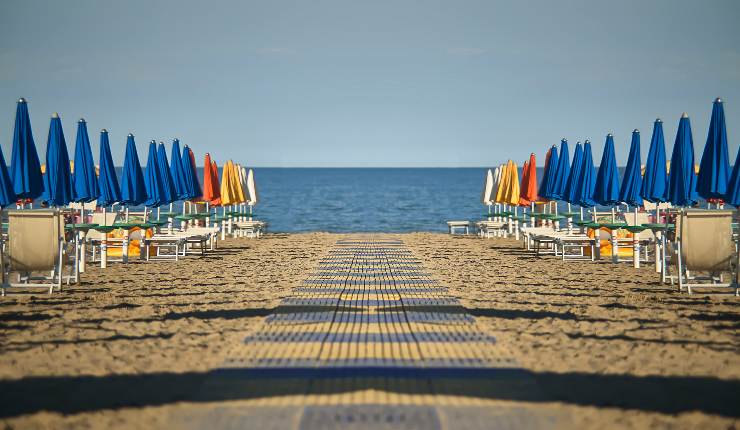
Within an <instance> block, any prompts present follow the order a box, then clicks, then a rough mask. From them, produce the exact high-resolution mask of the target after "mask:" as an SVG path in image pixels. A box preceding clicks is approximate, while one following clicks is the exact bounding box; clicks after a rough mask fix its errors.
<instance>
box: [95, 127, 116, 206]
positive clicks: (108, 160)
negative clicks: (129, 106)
mask: <svg viewBox="0 0 740 430" xmlns="http://www.w3.org/2000/svg"><path fill="white" fill-rule="evenodd" d="M98 189H99V190H100V196H99V197H98V204H99V205H100V206H110V205H112V204H113V203H118V202H120V201H121V187H120V186H119V185H118V177H117V176H116V168H115V166H114V165H113V157H112V156H111V153H110V142H109V141H108V130H106V129H103V130H102V131H101V132H100V171H99V172H98Z"/></svg>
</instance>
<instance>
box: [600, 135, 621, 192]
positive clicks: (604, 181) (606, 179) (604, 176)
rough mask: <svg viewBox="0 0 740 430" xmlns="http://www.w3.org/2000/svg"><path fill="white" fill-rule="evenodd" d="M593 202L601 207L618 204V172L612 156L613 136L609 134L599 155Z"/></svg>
mask: <svg viewBox="0 0 740 430" xmlns="http://www.w3.org/2000/svg"><path fill="white" fill-rule="evenodd" d="M594 201H595V202H596V203H598V204H600V205H602V206H614V205H615V204H617V203H619V170H617V157H616V156H615V155H614V136H612V135H611V133H609V134H607V135H606V144H605V145H604V152H603V153H602V154H601V163H600V164H599V173H598V174H597V176H596V186H595V187H594Z"/></svg>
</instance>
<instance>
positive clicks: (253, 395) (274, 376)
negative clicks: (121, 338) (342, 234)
mask: <svg viewBox="0 0 740 430" xmlns="http://www.w3.org/2000/svg"><path fill="white" fill-rule="evenodd" d="M502 351H503V349H502V348H500V347H499V346H498V345H497V343H496V339H495V338H494V337H493V336H491V335H488V334H486V333H485V332H484V331H483V330H482V329H481V327H479V326H478V324H477V323H476V321H475V318H473V317H472V316H471V315H470V314H468V313H467V312H466V310H465V308H464V307H463V306H462V305H461V304H460V303H459V302H458V300H457V299H456V298H455V297H452V296H450V295H449V293H448V291H447V289H446V288H444V286H442V285H439V284H438V283H437V282H436V281H435V280H434V279H433V278H432V277H431V276H430V275H429V274H428V273H427V272H425V271H424V268H423V266H422V264H421V263H420V261H419V260H418V259H417V258H415V257H414V256H413V254H412V253H411V251H409V250H408V249H407V248H406V247H405V246H404V244H403V242H402V241H400V240H396V239H388V238H385V237H384V238H381V239H374V238H373V237H372V236H368V237H361V238H357V237H355V236H349V237H348V238H347V239H343V240H340V241H338V242H337V243H336V245H335V246H334V248H333V249H332V250H331V251H330V252H329V253H328V255H327V256H326V257H325V258H323V259H322V260H321V262H320V264H319V267H318V268H317V270H316V272H315V273H314V274H312V275H311V276H309V277H308V279H306V280H305V281H304V282H303V284H302V285H300V286H297V287H296V288H294V290H293V291H292V293H291V295H290V296H289V297H287V298H285V299H284V300H283V301H282V302H281V304H280V306H278V307H277V308H276V309H275V312H274V313H273V314H272V315H270V316H268V317H267V318H265V320H264V322H263V323H262V325H261V326H260V328H259V329H258V330H257V331H255V332H253V333H252V334H250V335H249V336H247V337H246V338H245V339H244V340H243V342H242V343H241V344H240V345H238V346H236V347H235V348H234V350H233V351H232V352H231V354H230V356H229V358H228V359H227V360H226V361H225V362H224V363H223V365H222V366H221V367H219V368H217V369H214V370H213V371H212V372H210V374H209V377H208V378H207V379H206V382H205V383H204V385H203V387H202V389H201V391H200V392H199V393H198V394H197V396H196V398H195V399H194V400H196V401H200V402H223V401H227V402H228V403H219V404H218V407H215V408H212V409H209V410H208V411H207V412H206V413H194V414H193V415H192V416H188V417H186V418H185V419H184V422H183V424H184V426H185V427H189V428H203V427H208V428H209V429H213V430H216V429H232V428H233V429H237V428H239V429H244V428H258V429H260V430H266V429H271V428H276V429H278V428H279V429H300V430H315V429H340V428H341V429H440V430H442V429H509V428H511V429H514V428H554V427H558V428H560V427H563V424H564V420H565V418H566V417H563V416H561V415H560V414H558V413H555V412H553V411H552V410H549V409H548V408H546V407H544V406H540V407H530V406H526V407H525V406H522V405H521V404H520V403H514V402H511V401H512V400H513V401H517V400H526V401H528V402H532V401H535V402H546V401H547V399H546V397H545V396H544V395H542V394H541V392H540V390H539V388H538V386H537V384H536V382H535V381H534V379H533V378H532V377H531V374H530V373H529V372H527V371H525V370H524V369H521V368H520V367H519V366H518V364H517V363H516V361H515V360H513V359H511V358H510V357H507V356H506V355H505V354H503V353H502Z"/></svg>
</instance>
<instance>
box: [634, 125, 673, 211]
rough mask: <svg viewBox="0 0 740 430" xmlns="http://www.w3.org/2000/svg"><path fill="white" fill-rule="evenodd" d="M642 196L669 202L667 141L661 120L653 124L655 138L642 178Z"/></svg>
mask: <svg viewBox="0 0 740 430" xmlns="http://www.w3.org/2000/svg"><path fill="white" fill-rule="evenodd" d="M640 196H642V198H643V199H645V200H647V201H649V202H653V203H660V202H665V201H666V200H668V174H667V173H666V159H665V140H664V138H663V121H661V120H660V118H658V119H656V120H655V123H654V124H653V137H652V138H651V139H650V149H649V150H648V158H647V163H645V175H644V176H643V178H642V188H641V189H640Z"/></svg>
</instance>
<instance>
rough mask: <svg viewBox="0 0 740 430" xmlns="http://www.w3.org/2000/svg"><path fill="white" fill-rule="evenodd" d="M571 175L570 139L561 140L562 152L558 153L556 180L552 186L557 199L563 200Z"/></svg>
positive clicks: (554, 196)
mask: <svg viewBox="0 0 740 430" xmlns="http://www.w3.org/2000/svg"><path fill="white" fill-rule="evenodd" d="M569 175H570V152H569V151H568V141H567V140H565V139H563V140H561V141H560V154H558V168H557V169H556V170H555V180H554V184H553V187H552V189H553V190H552V191H553V192H552V195H553V198H554V199H556V200H562V199H563V195H564V194H565V187H566V186H567V184H568V176H569Z"/></svg>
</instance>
